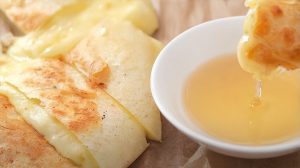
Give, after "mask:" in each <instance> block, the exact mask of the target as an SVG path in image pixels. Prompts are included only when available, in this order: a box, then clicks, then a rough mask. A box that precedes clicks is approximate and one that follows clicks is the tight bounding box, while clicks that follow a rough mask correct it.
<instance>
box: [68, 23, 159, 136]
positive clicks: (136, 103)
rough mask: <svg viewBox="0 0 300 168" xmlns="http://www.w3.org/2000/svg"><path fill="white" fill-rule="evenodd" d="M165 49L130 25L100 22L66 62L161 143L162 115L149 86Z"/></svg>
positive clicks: (70, 54)
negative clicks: (134, 118)
mask: <svg viewBox="0 0 300 168" xmlns="http://www.w3.org/2000/svg"><path fill="white" fill-rule="evenodd" d="M162 46H163V45H162V44H161V43H160V42H158V41H157V40H155V39H153V38H151V37H149V36H147V35H146V34H144V33H143V32H142V31H140V30H138V29H137V28H136V27H134V26H133V25H132V24H131V23H130V22H126V21H116V20H112V19H110V20H103V21H102V22H100V23H99V24H98V25H97V26H96V27H95V28H94V30H93V31H92V32H91V33H90V34H89V35H88V36H87V37H85V38H84V39H83V40H82V41H81V42H80V43H79V44H78V45H77V46H76V47H75V48H74V49H73V50H72V51H71V52H70V53H69V54H67V55H65V56H64V60H65V62H67V63H69V64H71V65H74V66H75V67H76V68H77V69H78V70H79V71H81V72H83V73H84V74H85V75H87V77H88V78H89V79H90V85H91V86H92V87H93V88H97V87H98V88H102V89H103V90H105V91H106V92H107V93H108V94H110V95H111V96H112V97H114V98H115V99H116V100H117V101H118V102H120V103H121V104H122V105H123V106H124V107H125V108H126V109H127V110H129V111H130V112H131V113H132V114H133V115H134V116H135V117H136V118H137V120H138V121H139V122H140V123H141V124H143V126H144V128H145V129H146V131H147V136H148V138H150V139H153V140H158V141H160V140H161V120H160V113H159V110H158V109H157V107H156V105H155V103H154V101H153V98H152V96H151V91H150V86H149V85H150V84H149V83H150V73H151V69H152V65H153V63H154V61H155V59H156V57H157V55H158V53H159V52H160V50H161V48H162ZM104 63H106V64H107V65H105V64H104ZM94 65H103V66H94Z"/></svg>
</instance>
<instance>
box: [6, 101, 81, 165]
mask: <svg viewBox="0 0 300 168" xmlns="http://www.w3.org/2000/svg"><path fill="white" fill-rule="evenodd" d="M0 137H1V138H0V167H2V168H11V167H18V168H27V167H31V168H47V167H61V168H76V167H77V166H76V165H75V164H73V162H72V161H70V160H69V159H67V158H64V157H63V156H61V155H60V154H59V153H58V152H57V151H56V150H55V149H54V148H53V147H52V146H51V145H50V144H49V143H48V142H47V141H46V140H45V139H44V137H43V136H42V135H40V134H39V133H38V132H37V131H36V130H35V129H33V128H32V127H31V126H30V125H28V124H27V123H26V122H25V121H24V120H23V119H22V117H21V116H20V115H19V114H18V113H17V112H16V110H15V108H14V106H13V105H12V104H11V103H10V102H9V100H8V99H7V98H6V97H5V96H3V95H0Z"/></svg>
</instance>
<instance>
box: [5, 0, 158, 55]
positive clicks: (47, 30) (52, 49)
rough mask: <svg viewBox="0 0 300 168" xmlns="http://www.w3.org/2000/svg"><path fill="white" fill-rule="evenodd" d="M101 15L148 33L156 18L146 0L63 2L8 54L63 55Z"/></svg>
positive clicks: (101, 17) (155, 26) (156, 24)
mask: <svg viewBox="0 0 300 168" xmlns="http://www.w3.org/2000/svg"><path fill="white" fill-rule="evenodd" d="M104 18H115V19H117V20H129V21H131V22H132V23H133V24H134V25H135V26H136V27H138V28H140V29H142V30H143V31H145V32H146V33H149V34H152V33H153V32H154V31H155V30H156V29H157V27H158V21H157V17H156V14H155V12H154V9H153V7H152V4H151V3H149V0H130V1H128V0H87V1H78V2H77V3H72V4H71V5H67V6H65V7H64V8H62V9H61V10H59V11H58V12H56V13H55V14H54V15H53V16H51V17H50V18H49V19H48V20H47V21H45V23H44V24H43V25H42V26H41V27H40V28H39V29H37V30H35V31H33V32H31V33H29V34H27V35H26V36H24V37H22V38H19V39H17V40H16V43H15V44H14V45H13V46H12V47H11V48H10V50H9V54H10V55H12V56H19V57H20V56H21V57H22V56H29V57H47V58H50V57H51V58H53V57H56V58H57V57H59V56H60V55H61V54H66V53H67V52H69V51H70V50H71V49H72V48H73V47H75V45H76V44H77V43H78V42H79V41H80V40H81V39H82V38H83V37H84V36H85V35H87V34H88V33H89V31H90V30H91V29H92V28H93V27H94V26H95V25H97V23H98V22H99V21H100V20H102V19H104Z"/></svg>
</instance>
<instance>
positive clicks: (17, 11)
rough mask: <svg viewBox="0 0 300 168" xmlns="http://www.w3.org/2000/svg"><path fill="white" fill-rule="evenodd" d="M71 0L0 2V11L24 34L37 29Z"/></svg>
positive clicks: (9, 0) (5, 0) (13, 0)
mask: <svg viewBox="0 0 300 168" xmlns="http://www.w3.org/2000/svg"><path fill="white" fill-rule="evenodd" d="M72 1H73V0H30V1H28V0H1V1H0V9H2V10H3V11H4V12H5V13H6V15H7V16H8V17H9V18H10V19H11V20H12V21H13V22H14V23H15V24H16V25H18V26H19V28H21V29H22V30H23V31H25V32H30V31H33V30H35V29H37V28H38V27H39V26H40V25H41V24H43V23H44V22H45V20H47V19H48V18H49V16H51V15H53V14H54V13H55V12H57V11H58V10H59V9H60V8H61V7H63V6H65V5H66V4H69V3H71V2H72Z"/></svg>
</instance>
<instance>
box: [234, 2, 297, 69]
mask: <svg viewBox="0 0 300 168" xmlns="http://www.w3.org/2000/svg"><path fill="white" fill-rule="evenodd" d="M290 2H292V1H287V0H251V1H248V5H249V6H250V7H251V9H250V11H249V14H248V16H247V18H246V23H245V29H244V37H243V40H242V43H241V45H240V51H239V57H240V59H239V60H240V63H241V65H242V67H243V68H244V69H245V70H247V71H249V72H252V73H253V72H254V73H268V72H271V71H273V70H275V69H276V68H278V67H284V68H286V69H288V70H291V69H296V68H299V67H300V20H299V14H300V12H299V11H300V3H292V4H291V3H290ZM245 37H246V38H245ZM246 39H247V40H246ZM251 66H253V67H251ZM255 71H256V72H255Z"/></svg>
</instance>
